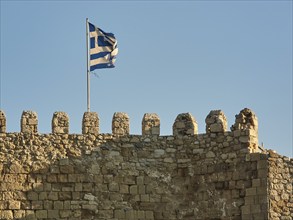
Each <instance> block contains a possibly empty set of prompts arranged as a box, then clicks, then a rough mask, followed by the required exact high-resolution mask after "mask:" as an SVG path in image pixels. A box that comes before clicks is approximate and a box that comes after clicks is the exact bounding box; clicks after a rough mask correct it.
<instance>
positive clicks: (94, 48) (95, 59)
mask: <svg viewBox="0 0 293 220" xmlns="http://www.w3.org/2000/svg"><path fill="white" fill-rule="evenodd" d="M88 24H89V37H90V41H89V44H90V45H89V47H90V50H89V55H90V59H89V66H90V71H93V70H95V69H102V68H113V67H115V66H114V63H115V60H116V55H117V54H118V48H117V40H116V38H115V36H114V34H112V33H106V32H104V31H102V30H101V29H100V28H98V27H95V26H94V25H93V24H91V23H88Z"/></svg>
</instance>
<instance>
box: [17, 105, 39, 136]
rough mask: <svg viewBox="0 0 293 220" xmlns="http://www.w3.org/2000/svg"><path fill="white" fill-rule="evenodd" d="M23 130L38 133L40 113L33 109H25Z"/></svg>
mask: <svg viewBox="0 0 293 220" xmlns="http://www.w3.org/2000/svg"><path fill="white" fill-rule="evenodd" d="M20 124H21V132H22V133H28V134H36V133H38V115H37V113H36V112H33V111H23V112H22V116H21V121H20Z"/></svg>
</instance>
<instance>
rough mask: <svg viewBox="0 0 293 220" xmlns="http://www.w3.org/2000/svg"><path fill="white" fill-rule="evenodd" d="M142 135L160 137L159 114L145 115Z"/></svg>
mask: <svg viewBox="0 0 293 220" xmlns="http://www.w3.org/2000/svg"><path fill="white" fill-rule="evenodd" d="M142 135H160V118H159V116H158V115H157V114H155V113H152V114H149V113H146V114H144V116H143V119H142Z"/></svg>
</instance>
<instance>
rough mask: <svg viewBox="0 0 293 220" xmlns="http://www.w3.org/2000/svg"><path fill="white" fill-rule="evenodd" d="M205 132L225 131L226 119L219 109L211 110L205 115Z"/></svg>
mask: <svg viewBox="0 0 293 220" xmlns="http://www.w3.org/2000/svg"><path fill="white" fill-rule="evenodd" d="M205 122H206V133H224V132H225V131H227V119H226V116H225V114H224V112H222V111H221V110H213V111H210V113H209V114H208V115H207V117H206V119H205Z"/></svg>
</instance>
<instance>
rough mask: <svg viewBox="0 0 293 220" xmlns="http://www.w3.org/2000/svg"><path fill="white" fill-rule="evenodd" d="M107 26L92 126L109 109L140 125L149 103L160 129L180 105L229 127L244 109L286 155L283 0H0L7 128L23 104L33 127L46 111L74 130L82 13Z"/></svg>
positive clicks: (288, 22)
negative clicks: (106, 55)
mask: <svg viewBox="0 0 293 220" xmlns="http://www.w3.org/2000/svg"><path fill="white" fill-rule="evenodd" d="M87 17H88V18H89V20H90V21H91V22H92V23H93V24H95V25H96V26H99V27H100V28H101V29H103V30H104V31H106V32H112V33H114V34H115V36H116V38H117V40H118V47H119V54H118V57H117V61H116V68H114V69H103V70H99V71H96V72H97V74H98V75H99V78H98V77H95V76H92V77H91V110H92V111H95V112H98V114H99V116H100V126H101V133H110V132H111V120H112V116H113V114H114V112H126V113H128V115H129V116H130V132H131V133H132V134H141V120H142V117H143V115H144V113H153V112H155V113H157V114H158V115H159V116H160V118H161V134H162V135H171V134H172V124H173V122H174V120H175V118H176V116H177V115H178V114H179V113H183V112H190V113H191V114H192V115H193V116H194V117H195V118H196V120H197V122H198V126H199V133H204V132H205V117H206V116H207V114H208V113H209V112H210V110H215V109H222V110H223V111H224V113H225V114H226V116H227V119H228V124H229V127H230V126H231V125H232V124H233V123H234V119H235V114H238V113H239V111H240V110H241V109H243V108H245V107H248V108H251V109H252V110H253V111H254V112H255V113H256V115H257V117H258V120H259V142H260V143H262V142H263V143H264V146H265V148H268V149H274V150H276V151H277V152H278V153H280V154H283V155H287V156H292V1H61V2H59V1H3V0H1V109H3V110H4V111H5V113H6V116H7V124H8V131H9V132H18V131H19V130H20V117H21V113H22V111H23V110H34V111H36V112H37V113H38V117H39V131H40V133H48V132H50V131H51V119H52V115H53V113H54V112H55V111H65V112H67V113H68V114H69V117H70V133H81V120H82V115H83V113H84V112H85V111H86V47H85V46H86V42H85V30H86V27H85V19H86V18H87Z"/></svg>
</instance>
